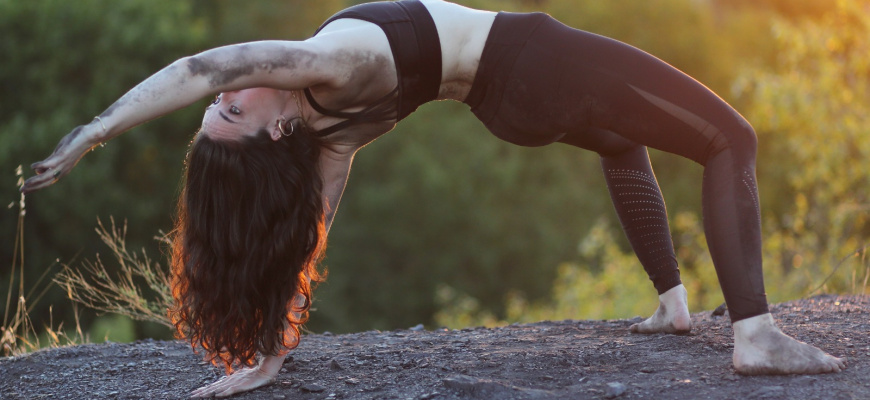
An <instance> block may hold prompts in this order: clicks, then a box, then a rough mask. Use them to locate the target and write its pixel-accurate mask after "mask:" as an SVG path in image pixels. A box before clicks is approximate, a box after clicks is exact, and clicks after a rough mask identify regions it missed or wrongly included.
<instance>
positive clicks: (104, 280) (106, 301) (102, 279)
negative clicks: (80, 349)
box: [54, 219, 172, 328]
mask: <svg viewBox="0 0 870 400" xmlns="http://www.w3.org/2000/svg"><path fill="white" fill-rule="evenodd" d="M96 231H97V234H98V235H99V236H100V240H102V241H103V243H105V244H106V246H108V247H109V249H110V250H111V251H112V255H113V258H114V259H115V260H117V262H118V272H117V273H116V274H115V276H114V277H112V275H110V274H109V272H108V271H107V269H106V265H105V264H104V263H103V261H102V259H101V258H100V255H99V254H97V259H96V261H94V262H91V261H85V262H84V263H83V264H82V268H81V269H73V268H70V266H69V265H64V267H63V270H62V271H61V272H60V273H58V274H57V276H55V278H54V282H55V283H57V284H58V285H59V286H61V287H62V288H64V289H65V290H66V292H67V296H68V297H69V298H70V299H71V300H73V301H75V302H78V303H81V304H84V305H85V306H86V307H89V308H92V309H94V310H97V311H100V312H109V313H114V314H120V315H124V316H127V317H130V318H132V319H134V320H139V321H149V322H155V323H158V324H161V325H164V326H167V327H170V328H172V323H171V322H170V321H169V318H168V317H167V315H166V311H167V309H168V308H169V306H170V305H171V304H172V294H171V291H170V289H169V274H168V273H167V272H166V271H165V270H164V269H163V268H162V267H161V266H160V264H159V263H156V262H152V261H151V259H150V258H149V257H148V255H147V254H146V253H145V251H144V250H141V251H140V252H139V253H137V252H133V251H130V250H128V249H127V246H126V242H125V240H124V238H125V236H126V233H127V225H126V223H125V224H124V226H123V227H120V228H119V227H117V226H116V225H115V220H114V219H111V222H110V226H109V227H108V228H107V227H106V226H105V225H103V223H102V221H100V220H97V228H96ZM155 239H157V240H159V241H162V242H164V243H168V239H167V238H166V235H161V236H158V237H156V238H155ZM143 288H145V289H144V290H143Z"/></svg>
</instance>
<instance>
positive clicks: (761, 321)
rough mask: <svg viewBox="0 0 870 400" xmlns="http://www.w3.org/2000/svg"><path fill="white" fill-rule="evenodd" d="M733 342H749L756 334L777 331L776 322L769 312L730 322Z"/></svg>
mask: <svg viewBox="0 0 870 400" xmlns="http://www.w3.org/2000/svg"><path fill="white" fill-rule="evenodd" d="M732 328H733V329H734V341H735V342H749V341H752V339H753V338H755V337H757V336H758V335H762V334H765V333H770V332H779V328H777V326H776V322H774V320H773V316H772V315H770V313H766V314H761V315H756V316H754V317H750V318H746V319H742V320H740V321H737V322H735V323H734V324H732Z"/></svg>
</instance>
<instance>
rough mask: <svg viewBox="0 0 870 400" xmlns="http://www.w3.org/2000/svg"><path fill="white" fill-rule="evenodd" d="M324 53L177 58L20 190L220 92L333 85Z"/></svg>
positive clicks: (76, 132) (45, 182)
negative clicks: (97, 148)
mask: <svg viewBox="0 0 870 400" xmlns="http://www.w3.org/2000/svg"><path fill="white" fill-rule="evenodd" d="M327 52H328V50H326V47H324V46H323V44H318V43H317V42H314V41H306V42H288V41H263V42H253V43H244V44H238V45H231V46H225V47H219V48H216V49H212V50H208V51H205V52H203V53H200V54H197V55H194V56H190V57H185V58H182V59H179V60H177V61H175V62H173V63H172V64H170V65H169V66H167V67H166V68H163V69H162V70H160V71H158V72H157V73H156V74H154V75H152V76H151V77H149V78H148V79H146V80H145V81H143V82H142V83H140V84H138V85H136V87H134V88H133V89H131V90H130V91H129V92H127V93H126V94H125V95H124V96H122V97H121V98H120V99H119V100H118V101H116V102H115V103H114V104H112V106H111V107H109V108H108V109H106V111H104V112H103V113H102V114H100V115H99V117H96V118H94V120H93V121H91V122H90V123H89V124H86V125H81V126H78V127H76V128H75V129H73V131H72V132H71V133H69V134H68V135H66V136H65V137H64V138H63V139H62V140H61V141H60V143H59V144H58V145H57V147H56V148H55V150H54V152H53V153H52V154H51V155H50V156H49V157H48V158H46V159H45V160H43V161H40V162H37V163H34V164H33V165H32V166H31V168H33V169H34V171H35V172H36V173H37V176H34V177H32V178H30V179H28V180H27V181H26V182H25V183H24V186H22V187H21V191H22V192H25V193H29V192H32V191H35V190H38V189H41V188H43V187H46V186H49V185H51V184H53V183H54V182H56V181H57V179H59V178H60V177H62V176H64V175H66V174H67V173H69V171H70V170H71V169H72V168H73V167H74V166H75V164H76V163H78V160H79V159H81V157H82V156H83V155H84V154H85V153H87V151H89V150H90V149H92V148H93V147H94V146H96V145H98V144H100V143H102V142H105V141H107V140H109V139H111V138H113V137H115V136H117V135H120V134H121V133H123V132H125V131H127V130H128V129H130V128H132V127H134V126H136V125H139V124H142V123H144V122H147V121H149V120H152V119H154V118H157V117H160V116H162V115H164V114H167V113H169V112H172V111H175V110H178V109H181V108H183V107H186V106H188V105H190V104H192V103H194V102H195V101H197V100H199V99H201V98H203V97H206V96H209V95H212V94H215V93H219V92H226V91H232V90H240V89H244V88H251V87H272V88H276V89H286V90H292V89H300V88H305V87H310V86H316V85H329V86H333V85H335V84H336V82H337V78H336V76H338V74H336V73H332V72H331V71H335V69H334V68H330V66H329V64H330V63H329V62H328V61H327V60H326V58H327V57H326V54H327Z"/></svg>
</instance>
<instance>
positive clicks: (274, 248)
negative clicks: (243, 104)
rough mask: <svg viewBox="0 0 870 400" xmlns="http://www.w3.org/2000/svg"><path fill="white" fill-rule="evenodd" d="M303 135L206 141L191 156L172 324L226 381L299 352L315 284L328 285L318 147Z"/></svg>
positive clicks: (176, 253) (179, 224)
mask: <svg viewBox="0 0 870 400" xmlns="http://www.w3.org/2000/svg"><path fill="white" fill-rule="evenodd" d="M300 128H302V127H301V126H300V127H296V128H295V129H294V130H295V133H294V134H293V135H291V136H290V137H282V138H281V139H280V140H278V141H273V140H272V139H271V138H270V137H269V132H268V131H266V130H265V129H263V130H261V131H259V132H258V133H257V134H256V135H255V136H246V137H244V138H243V139H242V140H238V141H234V140H214V139H212V138H210V137H209V136H208V135H207V134H203V133H202V132H200V133H199V134H198V135H197V138H196V139H195V140H194V142H193V143H192V144H191V147H190V150H189V151H188V154H187V159H186V162H185V169H186V171H185V174H184V178H183V179H184V180H183V182H182V191H181V195H180V197H179V200H178V216H177V219H176V222H175V230H174V232H173V233H174V234H173V249H172V261H171V264H172V295H173V297H174V299H175V305H174V307H173V308H172V309H170V310H169V315H170V318H171V319H172V321H173V323H174V324H175V328H176V334H177V335H179V336H183V337H185V338H186V339H187V340H188V341H189V342H190V344H191V346H193V347H194V348H195V349H196V348H201V349H203V350H204V351H205V354H206V358H207V359H209V360H210V361H212V362H213V363H215V364H220V363H222V364H223V365H224V366H225V367H226V369H227V370H228V371H231V370H232V369H233V368H235V367H238V366H252V365H254V363H255V362H256V356H257V353H260V354H263V355H276V354H278V353H279V352H281V351H282V350H284V349H291V348H294V347H296V345H297V344H298V343H299V325H300V324H303V323H304V322H305V321H306V319H307V317H308V309H309V306H310V303H311V284H310V282H315V283H316V282H320V281H322V276H321V275H320V273H319V272H318V271H317V269H316V266H317V263H318V262H319V261H320V259H321V255H322V254H323V250H324V248H325V240H326V239H325V228H324V209H323V199H322V190H321V189H322V186H323V180H322V178H321V174H320V171H319V168H318V157H319V155H320V143H319V142H318V141H317V139H316V138H315V137H314V136H313V135H309V134H307V132H304V129H300ZM309 281H310V282H309ZM297 294H301V295H302V296H304V299H305V301H304V304H302V302H300V303H295V304H294V302H293V299H294V296H295V295H297Z"/></svg>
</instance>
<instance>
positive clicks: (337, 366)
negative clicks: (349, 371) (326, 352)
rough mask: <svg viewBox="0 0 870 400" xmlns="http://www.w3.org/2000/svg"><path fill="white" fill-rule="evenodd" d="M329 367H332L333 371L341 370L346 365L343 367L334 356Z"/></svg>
mask: <svg viewBox="0 0 870 400" xmlns="http://www.w3.org/2000/svg"><path fill="white" fill-rule="evenodd" d="M329 369H331V370H333V371H340V370H343V369H344V367H342V366H341V364H339V362H338V360H336V359H334V358H333V359H332V360H330V361H329Z"/></svg>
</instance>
